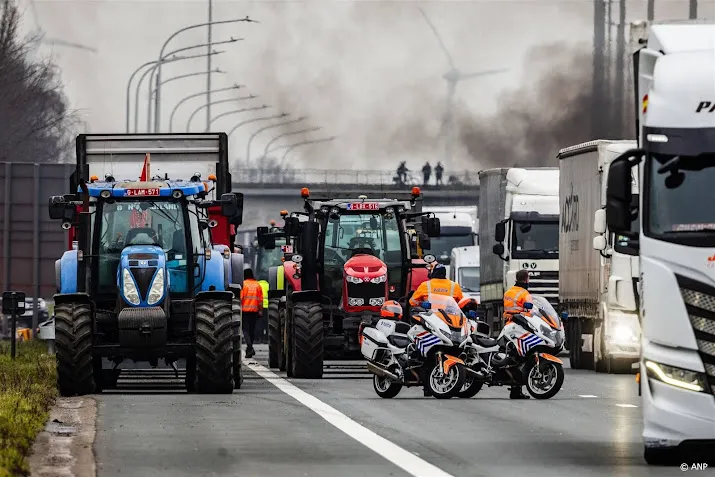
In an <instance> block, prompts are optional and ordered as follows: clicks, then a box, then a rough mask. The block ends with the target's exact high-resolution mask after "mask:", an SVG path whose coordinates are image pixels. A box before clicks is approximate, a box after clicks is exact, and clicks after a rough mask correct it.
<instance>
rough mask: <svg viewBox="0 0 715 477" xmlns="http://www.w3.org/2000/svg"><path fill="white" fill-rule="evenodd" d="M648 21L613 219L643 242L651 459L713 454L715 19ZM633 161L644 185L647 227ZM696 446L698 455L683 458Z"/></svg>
mask: <svg viewBox="0 0 715 477" xmlns="http://www.w3.org/2000/svg"><path fill="white" fill-rule="evenodd" d="M634 26H635V27H641V26H643V24H640V25H634ZM647 30H649V31H647V32H644V41H643V43H645V46H643V47H642V48H641V49H640V50H639V51H638V52H636V54H635V55H634V77H635V78H636V85H635V88H636V90H635V98H636V101H637V103H636V108H637V115H636V118H637V120H638V123H637V124H636V127H637V131H638V146H639V148H638V149H634V150H631V151H627V152H625V153H624V154H623V155H622V156H621V157H619V158H617V159H614V160H613V161H612V162H611V165H610V170H609V175H608V185H607V192H606V215H607V223H608V228H609V230H611V231H613V232H615V233H617V234H621V235H622V236H623V238H622V239H621V241H622V243H623V244H624V245H627V246H629V247H633V248H638V249H639V251H640V282H641V294H640V299H641V303H640V318H641V323H642V327H643V333H642V340H641V359H640V391H641V394H642V407H643V442H644V447H645V453H644V454H645V459H646V461H647V462H648V463H650V464H660V463H665V462H672V463H675V464H678V463H683V462H686V463H701V462H708V461H710V462H711V463H712V456H713V452H712V450H713V449H714V448H715V399H714V398H713V394H715V207H713V204H714V203H715V187H713V184H715V24H714V23H712V22H710V23H707V24H705V23H700V22H668V23H660V22H659V23H656V24H652V25H651V26H650V28H649V29H647ZM633 31H634V29H633V28H632V29H631V32H632V33H633ZM639 164H640V166H639ZM634 170H636V171H638V174H639V176H640V184H641V186H642V187H641V189H642V193H641V194H640V198H639V202H638V211H639V213H638V216H637V218H636V220H638V221H639V224H640V226H639V227H638V232H637V233H636V232H633V226H632V222H633V220H634V213H633V210H631V203H632V202H631V201H632V198H633V194H632V179H631V177H632V173H633V171H634ZM686 449H687V450H691V451H692V450H695V451H696V453H688V454H689V455H688V456H687V457H684V456H683V452H682V451H683V450H686ZM683 465H687V464H683ZM683 470H685V469H683Z"/></svg>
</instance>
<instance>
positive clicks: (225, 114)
mask: <svg viewBox="0 0 715 477" xmlns="http://www.w3.org/2000/svg"><path fill="white" fill-rule="evenodd" d="M268 108H270V106H268V105H266V104H264V105H261V106H256V107H254V108H248V109H233V110H231V111H226V112H224V113H221V114H219V115H217V116H214V117H213V118H211V121H209V128H210V127H211V124H213V122H214V121H216V120H217V119H221V118H223V117H225V116H230V115H231V114H237V113H244V112H246V111H258V110H261V109H268ZM205 132H209V130H208V129H207V130H206V131H205Z"/></svg>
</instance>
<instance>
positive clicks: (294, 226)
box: [283, 217, 300, 237]
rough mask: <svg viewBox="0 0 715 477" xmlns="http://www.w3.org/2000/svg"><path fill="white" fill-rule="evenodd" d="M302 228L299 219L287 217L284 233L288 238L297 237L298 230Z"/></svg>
mask: <svg viewBox="0 0 715 477" xmlns="http://www.w3.org/2000/svg"><path fill="white" fill-rule="evenodd" d="M299 228H300V221H299V220H298V217H286V218H285V224H284V225H283V232H284V233H285V234H286V235H287V236H288V237H297V236H298V229H299Z"/></svg>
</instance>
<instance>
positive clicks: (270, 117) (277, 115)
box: [228, 113, 289, 137]
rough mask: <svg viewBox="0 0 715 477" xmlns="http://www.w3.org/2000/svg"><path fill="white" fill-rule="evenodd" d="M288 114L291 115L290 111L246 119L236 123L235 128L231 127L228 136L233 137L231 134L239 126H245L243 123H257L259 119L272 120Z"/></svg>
mask: <svg viewBox="0 0 715 477" xmlns="http://www.w3.org/2000/svg"><path fill="white" fill-rule="evenodd" d="M286 116H289V114H288V113H281V114H276V115H273V116H263V117H262V118H251V119H247V120H246V121H241V122H240V123H238V124H236V125H235V126H234V127H233V129H231V130H230V131H229V132H228V137H231V134H233V133H235V132H236V130H237V129H238V128H240V127H241V126H243V125H245V124H249V123H255V122H258V121H270V120H271V119H281V118H285V117H286Z"/></svg>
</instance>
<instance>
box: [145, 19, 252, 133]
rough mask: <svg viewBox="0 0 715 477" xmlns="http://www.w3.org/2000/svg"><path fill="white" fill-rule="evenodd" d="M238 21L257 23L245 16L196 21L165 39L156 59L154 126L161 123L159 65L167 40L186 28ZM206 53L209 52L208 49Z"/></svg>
mask: <svg viewBox="0 0 715 477" xmlns="http://www.w3.org/2000/svg"><path fill="white" fill-rule="evenodd" d="M239 22H249V23H258V22H257V21H255V20H251V19H250V18H248V16H246V17H245V18H238V19H234V20H221V21H216V22H213V21H212V22H208V23H206V22H204V23H197V24H195V25H189V26H187V27H184V28H180V29H179V30H176V31H175V32H174V33H172V34H171V35H170V36H169V38H167V39H166V41H165V42H164V44H163V45H162V47H161V50H160V51H159V59H158V60H157V71H156V84H157V88H156V100H155V104H154V116H155V117H154V124H155V125H156V126H155V127H158V125H159V124H160V123H161V111H160V109H161V108H160V106H161V87H160V86H159V84H160V83H161V65H162V63H163V62H164V60H163V58H164V50H166V47H167V46H168V45H169V42H170V41H171V40H173V39H174V38H176V37H177V36H178V35H180V34H181V33H183V32H185V31H188V30H193V29H196V28H201V27H205V26H209V25H221V24H226V23H239ZM209 48H210V47H209ZM207 54H209V55H210V54H211V52H210V51H209V52H208V53H207Z"/></svg>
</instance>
